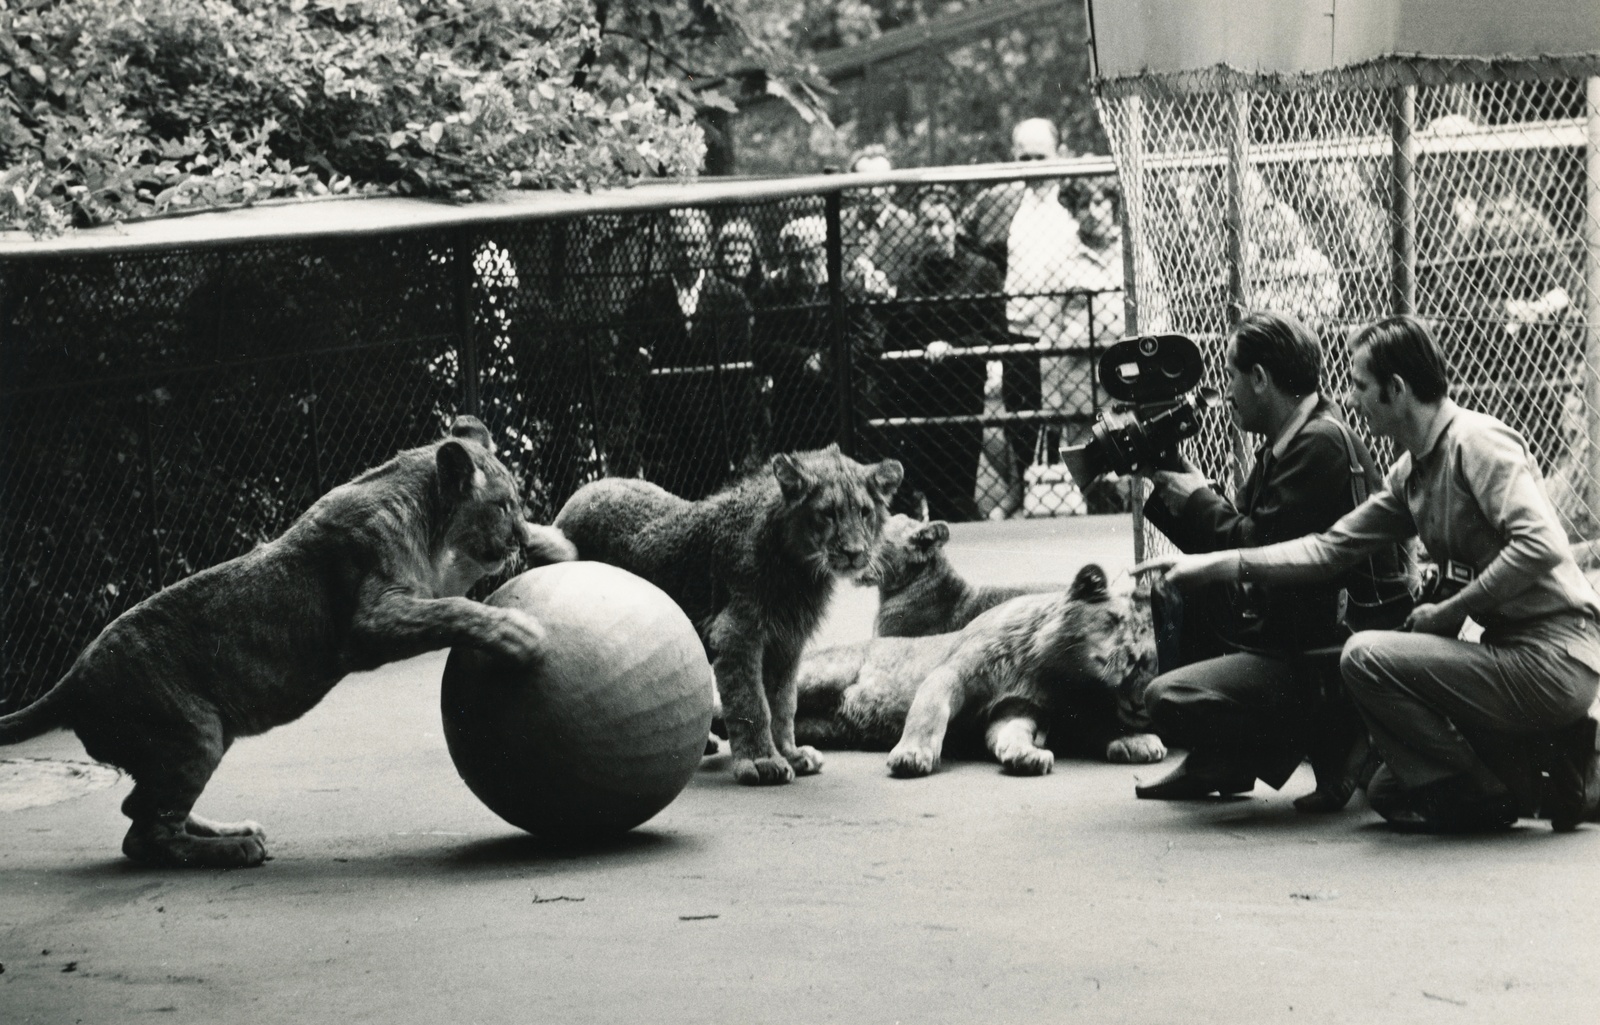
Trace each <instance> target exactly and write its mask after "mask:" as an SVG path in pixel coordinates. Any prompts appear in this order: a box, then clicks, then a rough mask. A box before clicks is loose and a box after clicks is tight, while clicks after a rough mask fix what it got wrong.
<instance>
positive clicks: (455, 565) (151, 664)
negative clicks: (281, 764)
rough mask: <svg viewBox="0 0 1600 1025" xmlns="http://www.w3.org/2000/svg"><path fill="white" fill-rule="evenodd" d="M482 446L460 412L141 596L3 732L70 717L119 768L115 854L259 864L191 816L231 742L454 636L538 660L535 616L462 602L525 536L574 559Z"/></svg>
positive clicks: (552, 553) (168, 861)
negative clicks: (257, 542) (253, 539)
mask: <svg viewBox="0 0 1600 1025" xmlns="http://www.w3.org/2000/svg"><path fill="white" fill-rule="evenodd" d="M492 452H493V449H492V443H491V441H490V438H489V432H488V431H487V430H485V429H484V426H483V424H482V423H480V422H479V421H478V420H477V419H475V418H474V417H470V416H462V417H457V418H456V420H455V423H454V425H453V426H452V427H451V430H450V435H449V436H448V437H446V438H445V439H444V440H442V441H439V442H437V443H435V444H432V445H425V446H423V447H422V448H415V449H411V450H410V451H406V452H401V453H400V454H399V455H397V456H395V457H394V458H393V459H391V460H389V461H388V462H387V463H384V464H383V465H382V466H379V467H377V468H375V469H371V470H368V471H367V472H365V473H363V474H362V475H361V476H359V477H357V478H356V479H355V480H353V481H351V482H350V483H348V484H344V485H341V486H340V487H337V488H334V489H333V490H332V491H330V492H328V494H326V495H324V496H323V497H322V498H320V499H319V500H318V501H317V502H316V503H315V504H313V505H312V506H311V508H310V509H308V510H307V511H306V512H305V514H304V515H302V516H301V517H300V518H299V519H298V520H296V521H295V522H294V523H293V524H292V525H291V526H290V527H289V529H288V530H286V531H285V532H284V533H283V534H282V535H281V536H280V537H278V538H277V539H276V540H274V541H269V542H267V543H266V544H263V545H261V546H259V547H257V548H256V549H255V550H254V551H252V552H250V553H248V554H246V555H241V556H240V557H238V558H236V559H233V560H230V561H228V562H224V563H222V564H220V565H217V566H213V567H211V568H210V569H206V570H202V571H201V572H199V573H196V574H195V575H194V576H191V577H189V578H188V579H186V580H183V581H180V582H179V583H176V584H174V585H172V586H171V587H168V588H166V589H165V590H163V591H160V592H158V593H156V594H154V595H152V596H150V597H149V598H147V599H145V600H144V601H142V602H140V603H139V604H138V605H135V606H134V607H133V608H131V609H129V610H128V611H127V612H124V613H123V614H122V615H121V616H118V617H117V618H116V620H114V621H113V622H112V623H111V625H110V626H108V627H106V629H105V630H104V632H102V633H101V634H100V636H99V637H97V638H95V640H94V641H92V642H91V643H90V644H89V646H88V647H87V648H85V649H84V651H83V653H82V654H81V655H79V656H78V659H77V661H76V662H74V663H73V665H72V668H71V669H69V670H68V671H67V675H66V676H65V677H63V678H62V680H61V681H60V682H59V683H57V684H56V686H55V687H54V688H53V689H52V690H50V691H49V692H48V693H47V694H45V695H44V696H43V697H41V698H40V699H39V700H38V701H36V702H34V703H33V704H31V705H29V706H28V707H27V708H24V709H22V710H20V711H18V712H15V713H13V714H11V715H8V716H5V717H3V718H0V744H14V743H17V742H18V741H22V740H27V739H28V738H30V737H34V736H38V735H39V734H41V733H44V732H46V731H47V730H50V729H54V728H57V727H62V726H65V727H69V728H71V729H72V730H74V731H75V732H76V733H77V734H78V738H79V739H80V740H82V741H83V746H84V749H85V750H86V751H88V752H89V755H90V757H92V758H95V759H97V760H99V761H102V762H109V763H110V764H112V765H116V766H119V767H121V768H122V769H125V770H126V771H127V773H128V775H130V776H132V777H133V781H134V787H133V791H132V793H130V794H129V795H128V798H127V800H126V801H124V802H123V804H122V811H123V814H125V815H127V816H128V817H129V818H130V819H132V820H133V824H132V825H131V826H130V827H129V828H128V833H127V836H126V838H125V839H124V840H123V841H122V850H123V853H125V854H126V855H127V856H128V857H130V858H132V859H134V860H135V861H143V862H149V863H152V864H159V865H181V866H209V867H222V868H226V867H239V866H254V865H259V864H261V863H262V862H263V861H264V860H266V857H267V847H266V836H265V834H264V833H263V832H262V829H261V827H260V826H259V825H257V824H255V823H254V822H240V823H234V824H224V823H219V822H211V821H209V820H207V819H203V818H201V817H200V816H198V815H195V814H193V812H192V811H191V809H192V808H193V807H194V804H195V801H196V799H197V798H198V797H199V796H200V792H201V791H202V790H204V789H205V786H206V783H207V782H208V781H209V780H210V779H211V774H212V773H213V772H214V771H215V770H216V768H217V764H218V763H219V762H220V761H221V760H222V756H223V754H224V753H225V752H226V751H227V750H228V747H229V745H231V744H232V743H233V741H234V740H235V739H236V738H238V737H245V736H251V735H253V734H257V733H264V732H265V731H267V730H269V729H271V728H272V727H274V726H280V725H282V724H283V723H286V722H291V721H293V720H294V719H298V718H299V717H300V716H302V715H304V714H305V713H306V712H307V711H309V710H310V709H311V708H312V707H313V706H314V705H316V704H317V702H319V701H321V700H322V698H323V697H324V696H325V695H326V694H327V693H328V691H330V690H331V689H333V686H334V684H336V683H338V682H339V681H340V680H341V679H343V678H344V676H345V675H346V674H348V673H351V672H353V671H355V670H358V669H373V668H376V667H378V666H381V665H383V664H384V663H386V662H393V661H395V660H397V659H402V658H409V657H411V656H413V655H417V654H421V653H422V652H425V651H432V650H434V649H436V648H443V647H447V646H449V645H453V644H470V645H477V646H479V647H483V648H487V649H489V650H492V651H495V652H498V653H499V654H501V655H503V656H504V657H506V658H511V659H521V660H532V659H534V658H536V657H537V656H538V653H539V645H540V641H541V639H542V637H543V630H542V629H541V627H540V626H539V624H538V622H537V621H535V620H534V619H533V618H532V617H530V616H528V615H526V614H525V613H522V612H518V611H516V610H514V609H501V608H493V607H490V606H488V605H484V604H482V603H480V602H475V601H469V600H468V599H466V598H464V597H462V595H464V594H465V593H466V591H467V589H468V588H470V587H471V586H472V585H473V584H475V583H477V582H478V581H479V580H481V579H482V578H483V577H485V576H487V575H489V574H491V573H496V572H498V571H500V570H501V569H503V568H506V567H507V566H509V565H510V564H511V563H512V561H513V560H514V558H515V557H516V555H517V551H518V548H519V546H522V545H528V546H531V547H532V548H533V549H534V551H535V554H536V555H537V556H538V557H539V558H540V559H541V560H543V561H559V560H563V559H570V558H572V557H573V554H574V553H573V551H572V546H571V545H569V544H567V542H566V540H565V539H564V538H562V537H561V535H560V534H559V533H557V532H556V531H553V530H551V529H550V528H548V527H535V526H533V525H532V524H530V523H528V522H527V521H526V520H525V519H524V518H523V515H522V503H521V501H520V500H519V498H518V496H517V487H516V482H515V481H514V480H513V479H512V477H511V474H510V472H509V471H507V470H506V468H505V466H503V465H502V464H501V463H500V461H499V460H497V459H496V458H495V457H494V455H493V454H492Z"/></svg>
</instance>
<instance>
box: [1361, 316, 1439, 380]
mask: <svg viewBox="0 0 1600 1025" xmlns="http://www.w3.org/2000/svg"><path fill="white" fill-rule="evenodd" d="M1362 348H1365V349H1366V350H1367V369H1368V370H1370V371H1371V372H1372V379H1373V381H1374V383H1376V384H1377V385H1378V386H1379V387H1380V388H1383V389H1385V390H1387V385H1388V382H1390V381H1392V380H1394V379H1395V378H1396V377H1398V378H1400V379H1401V380H1403V381H1405V382H1406V385H1407V386H1408V387H1410V389H1411V394H1413V395H1415V396H1416V397H1417V401H1418V402H1437V401H1439V400H1440V399H1442V398H1444V397H1445V396H1446V395H1449V394H1450V361H1449V360H1447V359H1445V355H1444V349H1443V348H1442V347H1441V346H1440V345H1439V342H1438V340H1437V339H1435V338H1434V337H1433V332H1432V331H1430V330H1428V325H1427V324H1425V323H1423V322H1422V321H1421V320H1418V319H1417V318H1416V317H1413V316H1411V315H1409V314H1404V313H1402V314H1400V315H1399V316H1394V317H1388V318H1386V319H1384V320H1380V321H1378V322H1377V323H1376V324H1371V325H1369V326H1367V327H1366V328H1363V329H1362V331H1361V333H1360V334H1358V335H1356V337H1355V339H1354V340H1353V341H1352V342H1351V343H1350V350H1351V352H1354V351H1356V350H1357V349H1362Z"/></svg>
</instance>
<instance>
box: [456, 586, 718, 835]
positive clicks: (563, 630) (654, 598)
mask: <svg viewBox="0 0 1600 1025" xmlns="http://www.w3.org/2000/svg"><path fill="white" fill-rule="evenodd" d="M488 603H489V604H490V605H498V606H505V607H509V608H516V609H520V610H522V611H524V612H527V613H528V614H529V615H531V616H533V617H534V618H535V619H537V620H538V621H539V622H540V623H541V624H542V625H543V626H544V628H545V630H546V631H547V633H548V639H547V643H546V645H545V648H544V651H543V657H542V658H541V659H540V660H539V661H538V662H537V663H536V664H534V665H531V666H525V665H517V664H513V663H509V662H507V661H505V660H503V659H500V658H498V657H496V656H493V655H491V654H489V653H487V652H485V651H483V650H481V649H477V648H468V647H464V646H463V647H457V648H455V649H454V650H452V651H451V653H450V658H449V660H448V661H447V662H446V664H445V670H444V682H443V687H442V694H441V704H442V710H443V716H444V735H445V742H446V743H447V744H448V746H449V748H450V757H451V758H452V759H453V760H454V761H455V764H456V771H458V772H459V773H460V774H461V778H462V779H463V780H464V781H465V782H466V784H467V786H468V787H469V788H470V789H471V790H472V792H473V793H474V794H476V795H477V797H478V799H479V800H481V801H482V802H483V803H484V804H486V805H487V806H488V807H489V809H490V810H492V811H493V812H495V813H496V814H497V815H499V816H500V817H501V818H503V819H505V820H506V821H507V822H509V823H511V824H512V825H514V826H518V827H520V828H522V829H525V830H527V831H528V832H530V833H533V834H535V835H537V836H539V837H541V838H545V839H550V840H556V841H560V840H565V839H582V838H586V837H592V836H597V835H604V834H607V833H620V832H623V831H625V830H628V829H632V828H633V827H634V826H637V825H639V824H640V823H642V822H644V821H645V820H646V819H649V818H650V817H651V816H653V815H655V814H656V813H657V812H659V811H660V810H661V809H662V808H665V807H666V806H667V805H668V804H670V803H671V802H672V800H673V798H675V797H677V796H678V794H679V793H680V792H682V790H683V788H684V787H686V786H687V785H688V784H689V780H690V779H691V778H692V777H693V776H694V773H695V770H696V768H697V767H698V765H699V764H700V759H701V756H702V754H703V753H704V751H705V744H706V734H707V731H708V730H709V729H710V726H711V709H712V696H713V691H714V688H715V681H714V678H713V676H712V673H711V666H710V664H709V663H708V662H707V661H706V656H705V649H704V647H703V646H702V645H701V643H700V638H699V636H698V635H697V634H696V633H695V630H694V626H693V625H692V624H691V623H690V622H689V619H688V617H687V616H685V615H684V614H683V611H682V610H681V609H680V608H678V606H677V604H676V603H674V602H673V600H672V599H671V598H669V597H667V594H666V592H664V591H662V590H661V589H660V588H658V587H656V586H655V585H654V584H651V583H649V582H648V581H646V580H643V579H641V578H639V577H637V576H634V575H633V574H632V573H629V572H627V571H625V570H621V569H618V568H616V567H615V566H609V565H606V564H605V563H599V562H563V563H557V564H555V565H552V566H544V567H541V568H539V569H534V570H529V571H528V572H526V573H523V574H521V575H520V576H518V577H515V578H513V579H512V580H510V581H508V582H507V583H506V584H505V585H504V586H502V587H501V588H500V589H499V590H497V591H495V592H494V594H492V595H490V596H489V598H488Z"/></svg>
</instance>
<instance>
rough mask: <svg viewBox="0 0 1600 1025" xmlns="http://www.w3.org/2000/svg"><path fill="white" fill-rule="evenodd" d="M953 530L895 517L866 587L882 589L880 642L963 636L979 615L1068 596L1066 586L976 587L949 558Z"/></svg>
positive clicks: (942, 524) (876, 623) (941, 523)
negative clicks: (1024, 599)
mask: <svg viewBox="0 0 1600 1025" xmlns="http://www.w3.org/2000/svg"><path fill="white" fill-rule="evenodd" d="M949 540H950V526H949V524H947V523H945V521H943V520H933V521H931V522H928V523H924V522H923V521H921V520H916V519H912V518H911V517H910V516H907V515H905V514H904V513H896V514H895V515H893V516H891V517H889V522H887V523H885V524H884V525H883V540H882V541H881V542H879V544H878V547H877V549H876V550H875V551H874V552H873V558H872V566H871V567H870V568H869V569H868V570H867V572H866V573H863V574H862V575H861V580H860V582H861V583H863V584H876V585H877V587H878V617H877V619H876V620H874V621H873V624H872V632H873V633H875V634H877V635H878V636H879V637H927V636H930V635H932V634H942V633H949V632H950V631H952V630H959V629H961V628H962V627H964V626H966V625H967V624H968V623H970V622H972V621H973V620H974V619H975V618H977V617H978V615H979V614H981V613H984V612H987V611H988V610H990V609H992V608H994V607H995V606H996V605H999V604H1000V603H1001V602H1003V601H1009V600H1011V599H1012V598H1016V597H1020V596H1021V595H1024V594H1043V593H1046V592H1056V591H1065V590H1066V589H1067V585H1066V584H1014V585H1009V586H982V587H980V586H974V585H973V584H970V583H968V582H967V581H966V578H964V577H962V576H961V574H959V573H957V572H956V570H955V567H954V566H952V565H950V560H949V559H948V558H947V557H946V556H945V554H944V546H945V542H947V541H949Z"/></svg>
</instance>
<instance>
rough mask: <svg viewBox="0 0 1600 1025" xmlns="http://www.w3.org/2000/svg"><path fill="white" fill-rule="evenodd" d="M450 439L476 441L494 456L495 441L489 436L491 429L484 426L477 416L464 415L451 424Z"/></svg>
mask: <svg viewBox="0 0 1600 1025" xmlns="http://www.w3.org/2000/svg"><path fill="white" fill-rule="evenodd" d="M450 437H452V438H465V439H467V440H468V441H475V442H477V443H478V444H480V445H482V446H483V447H484V448H485V449H487V450H488V452H489V454H490V455H494V439H493V438H491V437H490V436H489V428H487V427H485V426H483V421H482V420H479V419H478V418H477V417H475V416H468V415H467V414H465V413H463V414H462V415H460V416H458V417H456V418H455V421H454V422H452V423H451V424H450Z"/></svg>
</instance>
